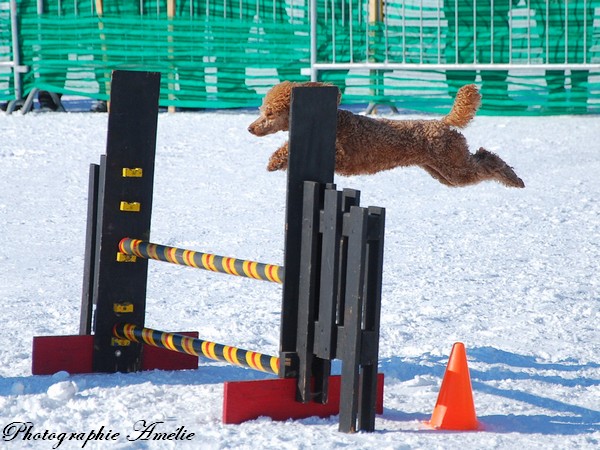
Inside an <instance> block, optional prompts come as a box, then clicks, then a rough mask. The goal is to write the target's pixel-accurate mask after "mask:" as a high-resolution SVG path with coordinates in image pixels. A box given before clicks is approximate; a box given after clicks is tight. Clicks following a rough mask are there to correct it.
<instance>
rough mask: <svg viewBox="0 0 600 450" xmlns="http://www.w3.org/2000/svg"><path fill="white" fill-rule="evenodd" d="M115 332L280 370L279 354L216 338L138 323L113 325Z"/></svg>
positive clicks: (123, 336) (269, 370) (169, 347)
mask: <svg viewBox="0 0 600 450" xmlns="http://www.w3.org/2000/svg"><path fill="white" fill-rule="evenodd" d="M113 334H114V336H115V337H116V338H117V339H122V340H126V341H133V342H137V343H138V344H141V343H145V344H147V345H151V346H153V347H159V348H164V349H166V350H171V351H173V352H178V353H187V354H188V355H193V356H200V355H203V356H205V357H206V358H210V359H213V360H215V361H225V362H228V363H230V364H233V365H236V366H240V367H248V368H250V369H254V370H258V371H261V372H267V373H272V374H274V375H278V374H279V358H277V357H276V356H270V355H265V354H262V353H258V352H253V351H250V350H244V349H241V348H237V347H231V346H229V345H223V344H217V343H216V342H210V341H205V340H202V339H197V338H193V337H189V336H184V335H182V334H176V333H168V332H166V331H158V330H152V329H150V328H144V327H138V326H136V325H133V324H130V323H126V324H116V325H115V326H114V328H113ZM117 344H119V343H117ZM120 344H121V345H127V343H126V342H121V343H120Z"/></svg>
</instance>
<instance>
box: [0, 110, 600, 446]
mask: <svg viewBox="0 0 600 450" xmlns="http://www.w3.org/2000/svg"><path fill="white" fill-rule="evenodd" d="M254 117H255V113H254V112H252V111H241V112H240V111H234V112H197V113H177V114H167V113H161V114H160V117H159V130H158V145H157V163H156V174H155V192H154V208H153V219H152V235H151V240H152V241H153V242H158V243H162V244H166V245H175V246H179V247H184V248H191V249H195V250H200V251H204V252H212V253H216V254H221V255H228V256H234V257H237V258H245V259H252V260H257V261H262V262H270V263H274V264H282V258H283V218H284V209H285V181H286V178H285V174H284V173H283V172H278V173H268V172H266V170H265V165H266V162H267V158H268V156H269V155H270V153H271V152H272V151H273V150H275V148H276V147H277V146H278V145H280V144H281V143H282V142H283V140H284V139H285V138H286V136H285V135H283V134H278V135H275V136H269V137H265V138H257V137H254V136H252V135H250V134H249V133H248V132H247V131H246V127H247V126H248V124H249V123H250V122H251V121H252V120H253V118H254ZM405 117H410V118H414V117H416V116H412V115H406V116H405ZM106 127H107V115H106V114H92V113H82V112H77V113H67V114H60V113H46V114H28V115H25V116H23V115H20V114H13V115H11V116H6V115H0V137H1V139H2V143H1V144H0V273H1V275H0V301H1V302H2V319H1V328H0V345H2V348H3V350H2V351H1V352H0V430H1V432H2V438H3V439H4V440H6V442H3V443H2V444H1V445H0V447H2V448H6V449H19V448H40V449H43V448H61V449H71V448H73V449H75V448H82V447H84V446H85V448H86V449H125V448H149V449H162V448H203V449H216V448H227V449H233V448H236V449H237V448H240V449H243V448H253V449H254V448H256V449H259V448H260V449H263V448H265V449H266V448H277V449H302V448H312V447H315V448H323V449H328V448H335V449H339V448H353V449H354V448H357V449H373V448H377V449H381V450H383V449H408V448H411V449H412V448H422V449H435V448H439V449H457V448H473V449H484V448H485V449H493V448H498V449H515V448H520V449H529V448H533V449H542V448H543V449H575V448H577V449H583V448H590V449H591V448H599V447H600V331H599V326H598V323H599V322H600V316H599V304H600V277H599V276H598V269H599V261H600V176H599V175H598V174H599V173H600V120H599V117H597V116H588V117H574V116H571V117H568V116H562V117H483V116H482V117H477V118H476V120H475V121H474V122H473V124H472V125H471V126H470V127H469V128H468V129H467V130H466V131H465V134H466V135H467V137H468V139H469V142H470V146H471V149H472V150H473V151H474V150H476V149H477V148H479V147H480V146H484V147H486V148H487V149H489V150H491V151H494V152H497V153H498V154H499V155H500V156H501V157H503V158H504V159H505V160H506V161H508V162H509V164H511V165H512V166H514V168H515V170H516V172H517V173H518V174H519V175H520V176H521V177H522V178H523V180H524V181H525V183H526V186H527V187H526V188H525V189H523V190H518V189H508V188H505V187H503V186H501V185H499V184H495V183H484V184H480V185H477V186H473V187H468V188H460V189H450V188H447V187H444V186H442V185H441V184H439V183H438V182H436V181H435V180H433V179H432V178H431V177H429V175H427V174H426V173H425V172H423V171H422V170H420V169H417V168H404V169H396V170H393V171H389V172H386V173H380V174H377V175H374V176H368V177H366V176H365V177H353V178H346V177H336V183H337V185H338V187H340V188H341V187H348V188H355V189H359V190H361V204H362V205H363V206H368V205H375V206H383V207H385V208H386V212H387V222H386V236H385V263H384V275H383V280H384V282H383V307H382V323H381V348H380V371H381V372H383V373H385V375H386V381H385V401H384V407H385V410H384V414H383V415H382V416H379V417H378V418H377V422H376V428H377V431H376V432H374V433H356V434H351V435H348V434H342V433H339V432H338V431H337V426H338V425H337V417H332V418H328V419H317V418H310V419H305V420H299V421H287V422H283V423H278V422H273V421H271V420H270V419H266V418H260V419H258V420H255V421H251V422H248V423H245V424H242V425H223V424H222V423H221V414H222V400H223V388H222V385H223V382H225V381H228V380H249V379H260V378H264V377H266V376H264V375H262V374H260V373H257V372H253V371H251V370H246V369H241V368H235V367H231V366H228V365H226V364H222V363H217V362H213V361H208V360H205V359H202V360H201V362H200V366H199V369H198V370H197V371H181V372H160V371H151V372H144V373H132V374H109V375H105V374H92V375H69V374H67V373H65V372H59V373H58V374H55V375H53V376H32V375H31V344H32V338H33V336H39V335H66V334H77V332H78V324H79V307H80V296H81V283H82V272H83V250H84V239H85V220H86V208H87V176H88V166H89V164H90V163H97V162H99V159H100V155H101V154H103V153H104V152H105V146H106ZM280 302H281V287H280V286H278V285H273V284H271V283H265V282H261V281H255V280H248V279H242V278H236V277H228V276H226V275H221V274H212V273H208V272H204V271H198V270H193V269H189V268H182V267H176V266H171V265H168V264H164V263H160V262H154V261H153V262H151V263H150V274H149V289H148V300H147V305H148V307H147V309H148V311H147V322H146V324H147V326H149V327H153V328H157V329H160V330H167V331H184V330H185V331H187V330H197V331H199V332H200V336H201V337H202V338H203V339H207V340H212V341H216V342H222V343H225V344H230V345H236V346H239V347H242V348H249V349H253V350H256V351H260V352H263V353H267V354H276V353H277V351H278V341H279V318H280V317H279V310H280V306H281V305H280ZM457 341H461V342H464V343H465V345H466V348H467V354H468V359H469V368H470V373H471V378H472V384H473V391H474V398H475V406H476V410H477V416H478V419H479V421H480V422H481V424H482V427H483V430H482V431H476V432H445V431H439V430H437V431H436V430H431V429H429V428H428V427H426V426H425V425H424V424H423V422H424V421H426V420H428V419H429V417H430V415H431V413H432V411H433V408H434V406H435V402H436V399H437V395H438V392H439V387H440V383H441V380H442V377H443V375H444V370H445V367H446V364H447V362H448V356H449V353H450V350H451V348H452V344H453V343H454V342H457ZM144 421H145V422H144ZM21 422H30V423H31V425H32V426H33V429H32V430H31V434H30V436H34V437H36V435H35V433H40V434H38V435H37V438H38V440H27V439H25V440H24V439H23V436H24V434H23V433H21V434H19V435H18V436H16V437H14V435H12V434H11V433H14V432H15V430H16V427H18V426H19V425H14V424H15V423H21ZM155 422H161V423H158V424H157V430H159V431H164V432H175V431H176V430H179V431H180V433H183V435H185V436H187V437H190V434H191V433H193V434H194V435H193V436H191V440H180V441H177V442H174V441H168V442H154V441H142V440H137V441H130V440H128V438H127V436H129V438H130V439H134V438H135V437H136V436H137V435H138V434H137V433H139V431H136V430H139V429H140V427H143V426H148V425H150V424H152V423H155ZM11 424H13V425H11ZM182 427H183V428H182ZM99 431H101V432H102V434H101V435H96V436H95V437H96V438H97V440H89V441H88V442H85V439H89V438H90V433H92V432H95V433H98V432H99ZM44 433H45V434H44ZM11 437H14V439H13V440H8V439H10V438H11ZM61 437H62V440H61Z"/></svg>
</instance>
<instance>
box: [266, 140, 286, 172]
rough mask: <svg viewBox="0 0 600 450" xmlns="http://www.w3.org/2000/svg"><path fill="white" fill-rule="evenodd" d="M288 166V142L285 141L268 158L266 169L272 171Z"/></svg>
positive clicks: (284, 168)
mask: <svg viewBox="0 0 600 450" xmlns="http://www.w3.org/2000/svg"><path fill="white" fill-rule="evenodd" d="M287 166H288V143H287V142H286V143H285V144H283V145H282V146H281V147H279V148H278V149H277V150H275V152H274V153H273V154H272V155H271V157H270V158H269V164H267V170H268V171H269V172H273V171H275V170H286V169H287Z"/></svg>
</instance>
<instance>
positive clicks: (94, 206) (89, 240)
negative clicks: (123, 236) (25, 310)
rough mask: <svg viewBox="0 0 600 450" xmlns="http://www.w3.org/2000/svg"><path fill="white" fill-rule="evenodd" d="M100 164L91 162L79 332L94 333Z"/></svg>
mask: <svg viewBox="0 0 600 450" xmlns="http://www.w3.org/2000/svg"><path fill="white" fill-rule="evenodd" d="M99 173H100V166H99V165H98V164H90V173H89V183H88V209H87V229H86V233H85V254H84V260H83V264H84V265H83V286H82V292H81V312H80V319H79V334H92V312H93V309H94V307H93V302H94V300H93V293H94V270H95V269H94V264H95V263H96V246H97V243H96V240H97V239H98V232H97V225H98V182H99V180H98V178H99Z"/></svg>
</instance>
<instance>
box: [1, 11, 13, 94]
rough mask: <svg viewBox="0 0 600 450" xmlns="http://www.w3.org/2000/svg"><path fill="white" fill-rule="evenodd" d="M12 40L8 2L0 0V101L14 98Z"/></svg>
mask: <svg viewBox="0 0 600 450" xmlns="http://www.w3.org/2000/svg"><path fill="white" fill-rule="evenodd" d="M11 46H12V39H11V26H10V10H9V2H8V0H0V100H6V99H11V98H14V86H13V85H12V71H11V67H10V66H9V64H10V63H11V62H12V48H11Z"/></svg>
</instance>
